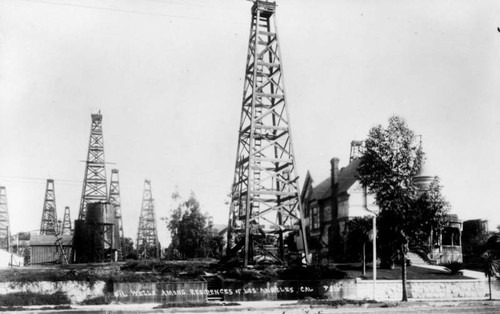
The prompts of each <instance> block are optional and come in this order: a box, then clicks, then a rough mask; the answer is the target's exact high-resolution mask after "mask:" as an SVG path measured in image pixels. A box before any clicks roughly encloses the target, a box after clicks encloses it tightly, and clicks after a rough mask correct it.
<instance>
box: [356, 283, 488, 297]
mask: <svg viewBox="0 0 500 314" xmlns="http://www.w3.org/2000/svg"><path fill="white" fill-rule="evenodd" d="M356 285H357V289H356V290H357V299H365V298H366V299H371V298H373V281H371V280H357V282H356ZM492 288H493V287H492ZM402 289H403V287H402V284H401V280H377V283H376V288H375V297H376V298H377V300H401V295H402V293H403V292H402ZM406 291H407V294H408V298H413V299H460V298H476V299H481V298H486V297H487V295H488V293H489V292H488V282H487V281H485V280H479V279H463V280H408V282H407V286H406Z"/></svg>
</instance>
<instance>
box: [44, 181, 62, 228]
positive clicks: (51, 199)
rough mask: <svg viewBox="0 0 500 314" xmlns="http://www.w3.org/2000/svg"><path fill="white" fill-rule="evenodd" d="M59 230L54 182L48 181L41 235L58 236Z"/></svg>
mask: <svg viewBox="0 0 500 314" xmlns="http://www.w3.org/2000/svg"><path fill="white" fill-rule="evenodd" d="M57 229H58V225H57V210H56V193H55V188H54V180H53V179H47V184H46V188H45V198H44V200H43V211H42V221H41V223H40V235H56V232H57Z"/></svg>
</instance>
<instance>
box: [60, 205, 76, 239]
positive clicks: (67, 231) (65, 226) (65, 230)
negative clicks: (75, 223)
mask: <svg viewBox="0 0 500 314" xmlns="http://www.w3.org/2000/svg"><path fill="white" fill-rule="evenodd" d="M72 233H73V232H72V230H71V217H70V213H69V206H66V207H65V208H64V219H63V223H62V227H61V234H62V235H72Z"/></svg>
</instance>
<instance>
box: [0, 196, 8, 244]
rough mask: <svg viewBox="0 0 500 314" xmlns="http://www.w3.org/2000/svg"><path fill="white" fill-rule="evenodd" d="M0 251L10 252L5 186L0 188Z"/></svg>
mask: <svg viewBox="0 0 500 314" xmlns="http://www.w3.org/2000/svg"><path fill="white" fill-rule="evenodd" d="M0 249H4V250H6V251H10V223H9V208H8V206H7V191H6V189H5V186H0Z"/></svg>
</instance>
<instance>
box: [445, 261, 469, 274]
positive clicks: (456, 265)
mask: <svg viewBox="0 0 500 314" xmlns="http://www.w3.org/2000/svg"><path fill="white" fill-rule="evenodd" d="M441 266H444V267H445V268H446V269H447V270H448V271H449V272H450V274H451V275H456V274H458V273H460V270H462V269H463V268H464V264H463V263H460V262H450V263H446V264H442V265H441Z"/></svg>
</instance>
